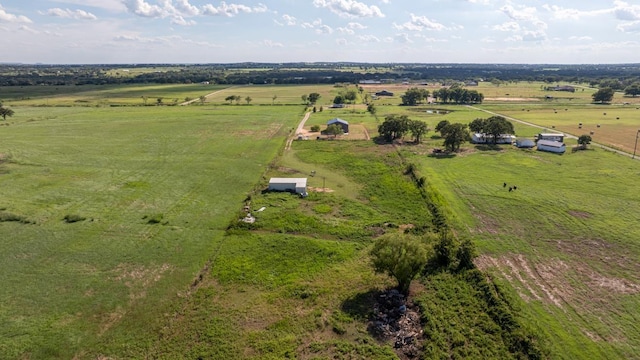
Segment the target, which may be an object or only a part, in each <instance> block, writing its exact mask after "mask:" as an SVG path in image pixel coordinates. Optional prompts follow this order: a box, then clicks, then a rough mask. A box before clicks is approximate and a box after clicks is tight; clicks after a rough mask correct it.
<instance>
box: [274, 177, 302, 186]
mask: <svg viewBox="0 0 640 360" xmlns="http://www.w3.org/2000/svg"><path fill="white" fill-rule="evenodd" d="M269 184H296V186H297V187H302V186H307V178H271V179H270V180H269Z"/></svg>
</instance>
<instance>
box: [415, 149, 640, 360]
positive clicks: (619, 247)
mask: <svg viewBox="0 0 640 360" xmlns="http://www.w3.org/2000/svg"><path fill="white" fill-rule="evenodd" d="M406 154H407V156H410V159H411V161H415V162H417V163H419V164H420V171H421V175H424V176H426V178H427V179H428V182H429V184H430V185H431V186H433V187H435V188H436V189H438V191H439V192H440V193H441V194H442V195H443V197H444V198H445V199H446V201H447V205H448V206H449V208H450V211H451V214H452V219H453V221H454V223H455V224H456V228H457V231H458V232H459V236H468V237H471V238H472V239H473V240H474V241H475V243H476V244H477V245H478V246H479V247H480V249H481V252H482V253H483V254H484V255H483V256H481V260H480V261H479V263H480V264H482V266H483V267H484V268H486V269H487V270H488V271H490V272H491V273H492V274H495V276H497V277H498V278H500V279H502V281H504V282H506V283H509V284H510V286H511V287H512V288H513V289H514V290H515V291H516V292H517V293H518V294H519V295H520V297H521V298H522V299H523V300H524V301H525V302H526V305H524V306H523V314H524V315H525V316H526V317H527V318H528V319H529V320H528V322H529V323H530V324H531V326H533V327H535V328H536V329H537V331H539V332H540V333H541V334H544V335H545V337H546V338H547V339H549V343H550V348H551V350H552V352H553V358H567V359H571V358H589V357H592V358H610V359H614V358H635V357H636V356H637V354H638V351H639V349H640V328H638V326H637V323H638V320H639V319H640V315H639V313H638V311H637V309H639V308H640V301H638V297H637V293H638V286H639V285H640V277H639V276H638V274H639V270H640V268H639V265H638V264H639V262H638V259H639V258H640V243H639V242H638V239H640V227H639V226H638V222H637V219H638V218H640V195H638V192H637V191H636V190H635V188H636V186H637V181H636V180H637V177H638V175H640V170H639V169H638V167H637V164H636V163H635V162H634V161H633V160H631V159H629V158H627V157H624V156H621V155H617V154H614V153H611V152H607V151H604V150H600V149H590V150H584V151H579V152H575V153H567V154H565V155H561V156H560V155H555V154H550V153H543V152H536V151H530V150H517V149H512V148H510V147H509V148H507V147H505V148H502V149H501V150H499V151H495V150H489V151H486V150H482V149H481V148H478V149H476V148H475V147H473V146H471V145H469V146H467V150H465V152H464V153H463V155H461V156H460V155H459V156H456V157H454V158H446V159H444V158H441V159H438V158H430V157H425V156H415V155H413V154H414V152H413V151H406ZM503 183H506V184H507V187H503ZM514 185H515V186H517V190H515V191H511V192H510V191H509V190H508V187H511V186H514Z"/></svg>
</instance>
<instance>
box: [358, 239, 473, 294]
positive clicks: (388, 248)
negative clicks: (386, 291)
mask: <svg viewBox="0 0 640 360" xmlns="http://www.w3.org/2000/svg"><path fill="white" fill-rule="evenodd" d="M370 255H371V259H372V265H373V269H374V271H376V272H377V273H383V274H387V275H388V276H390V277H392V278H394V279H395V280H396V281H397V282H398V290H399V291H400V292H402V293H403V294H407V293H408V292H409V286H410V285H411V281H412V280H413V279H415V278H416V276H418V275H420V274H421V273H423V272H425V271H427V272H435V271H441V270H446V271H463V270H468V269H473V268H475V265H474V264H473V259H474V258H475V257H476V256H477V252H476V249H475V246H474V244H473V242H471V241H470V240H468V239H467V240H464V241H461V242H459V241H457V240H456V239H455V237H454V236H453V234H452V233H451V232H449V231H443V232H440V233H439V234H435V233H428V234H426V235H423V236H415V235H411V234H403V233H400V232H394V233H390V234H385V235H383V236H381V237H379V238H378V239H377V240H376V242H375V244H374V246H373V249H372V250H371V252H370Z"/></svg>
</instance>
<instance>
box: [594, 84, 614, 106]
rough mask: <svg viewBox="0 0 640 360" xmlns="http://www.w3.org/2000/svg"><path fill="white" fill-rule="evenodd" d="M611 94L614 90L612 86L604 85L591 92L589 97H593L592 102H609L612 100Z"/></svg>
mask: <svg viewBox="0 0 640 360" xmlns="http://www.w3.org/2000/svg"><path fill="white" fill-rule="evenodd" d="M613 94H614V91H613V89H612V88H610V87H605V88H602V89H600V90H598V91H596V92H595V93H593V95H591V97H593V102H599V103H601V104H603V103H608V102H611V100H613Z"/></svg>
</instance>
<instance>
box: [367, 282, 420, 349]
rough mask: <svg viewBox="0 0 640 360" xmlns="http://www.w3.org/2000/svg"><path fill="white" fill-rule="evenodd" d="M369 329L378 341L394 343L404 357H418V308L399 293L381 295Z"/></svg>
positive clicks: (394, 291) (396, 291)
mask: <svg viewBox="0 0 640 360" xmlns="http://www.w3.org/2000/svg"><path fill="white" fill-rule="evenodd" d="M369 326H370V329H371V331H372V332H373V334H374V335H375V336H377V337H378V338H380V339H383V340H386V341H392V342H393V344H394V345H393V347H394V348H395V349H396V352H397V353H398V354H399V355H401V358H403V359H413V358H418V357H419V355H420V350H421V340H422V325H421V324H420V314H419V309H418V307H417V306H416V305H415V304H414V303H413V302H411V301H408V300H407V299H406V298H405V296H404V295H402V294H401V293H400V292H399V291H398V290H396V289H393V290H390V291H387V292H385V293H382V294H381V295H380V296H379V298H378V300H377V302H376V303H375V305H374V309H373V320H372V321H371V323H370V325H369Z"/></svg>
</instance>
